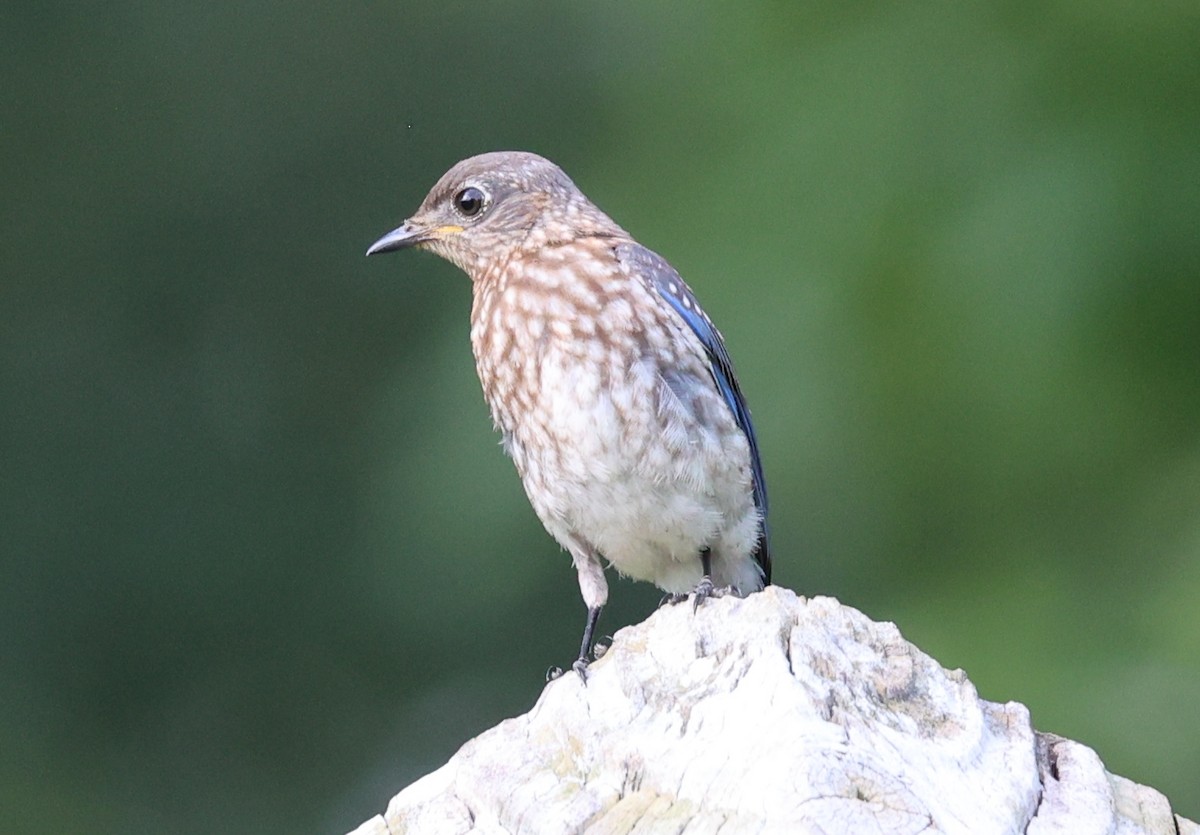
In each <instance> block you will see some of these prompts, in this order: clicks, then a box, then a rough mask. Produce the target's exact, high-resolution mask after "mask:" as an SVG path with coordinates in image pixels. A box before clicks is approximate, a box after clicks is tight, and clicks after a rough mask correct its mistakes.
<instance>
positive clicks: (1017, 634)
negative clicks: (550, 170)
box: [0, 0, 1200, 833]
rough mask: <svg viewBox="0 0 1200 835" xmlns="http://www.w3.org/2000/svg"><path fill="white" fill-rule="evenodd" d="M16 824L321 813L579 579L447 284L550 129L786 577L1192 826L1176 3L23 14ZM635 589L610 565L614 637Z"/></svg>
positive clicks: (13, 218) (1196, 555)
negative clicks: (450, 244)
mask: <svg viewBox="0 0 1200 835" xmlns="http://www.w3.org/2000/svg"><path fill="white" fill-rule="evenodd" d="M0 33H2V34H0V46H2V47H3V48H2V49H0V67H2V72H3V82H4V83H3V85H2V87H0V103H2V113H3V120H2V124H0V142H2V147H3V153H2V154H0V169H2V176H3V180H2V182H3V186H4V194H5V200H4V201H3V207H4V215H3V224H2V226H0V251H2V253H3V254H2V256H0V257H2V258H3V276H2V283H0V514H2V515H0V520H2V524H3V538H2V544H0V548H2V554H3V556H2V560H3V563H2V571H3V574H2V576H0V618H2V619H3V620H2V624H0V629H2V634H0V641H2V644H0V706H2V707H0V751H2V752H3V754H2V755H0V831H3V832H5V833H23V832H50V831H53V832H139V833H140V832H178V833H208V832H246V833H275V832H279V833H286V832H341V831H344V830H347V829H349V828H352V827H353V826H355V825H357V823H359V822H360V821H361V820H363V819H364V818H366V817H368V816H370V815H372V814H374V813H376V812H378V811H381V810H382V808H383V806H384V804H385V803H386V801H387V799H388V797H390V796H391V794H392V793H393V792H394V791H395V790H397V789H398V788H400V787H401V786H402V785H404V784H406V783H407V782H409V781H411V780H413V779H415V778H416V777H418V776H419V775H421V774H423V773H425V772H427V771H429V770H431V769H433V768H434V767H436V766H438V765H440V764H441V763H442V762H444V761H445V759H446V758H447V757H449V756H450V755H451V754H452V753H453V752H454V751H455V750H456V748H457V747H458V746H459V745H460V744H461V743H462V742H463V741H465V740H466V739H468V738H469V737H471V736H473V735H474V734H476V733H478V732H480V731H482V730H483V729H485V728H487V727H489V726H491V725H493V724H495V723H496V722H497V721H499V720H500V719H502V718H505V717H507V716H511V715H513V714H516V713H518V712H521V711H523V710H525V709H527V708H528V707H529V706H530V705H531V704H532V703H533V701H534V699H535V698H536V697H537V696H538V694H539V692H540V689H541V686H542V675H543V672H544V670H545V668H546V667H547V666H549V665H550V664H554V663H558V664H562V663H565V662H567V661H569V660H570V659H571V658H572V656H573V651H574V650H575V648H576V641H577V639H578V635H579V630H580V628H581V627H582V620H583V607H582V603H581V602H580V600H579V597H578V590H577V587H576V583H575V575H574V572H573V570H572V569H571V567H570V563H569V560H568V558H567V557H566V556H565V555H563V554H561V553H560V552H559V551H558V549H557V547H556V546H555V544H554V543H553V541H552V540H551V539H550V538H549V537H548V536H547V535H546V534H545V533H544V532H543V531H542V530H541V527H540V525H539V523H538V522H537V520H536V518H535V517H534V515H533V513H532V511H531V510H530V509H529V507H528V506H527V503H526V500H525V498H524V494H523V492H522V490H521V488H520V485H519V482H518V480H517V477H516V475H515V473H514V472H513V471H512V467H511V464H510V463H509V462H508V461H507V460H506V459H505V458H504V456H503V455H502V454H501V452H500V450H499V447H498V443H497V441H498V439H497V437H496V436H495V435H493V434H492V432H491V426H490V420H489V418H488V415H487V412H486V408H485V406H484V405H483V402H482V397H481V395H480V391H479V384H478V382H477V381H476V379H475V376H474V367H473V363H472V359H471V355H470V348H469V345H468V340H467V329H468V322H467V316H468V305H469V297H470V289H469V284H468V282H467V280H466V279H465V278H464V277H463V276H462V275H460V274H459V273H457V272H456V271H455V270H454V269H453V268H452V267H450V266H448V265H446V264H443V263H441V262H439V261H438V260H436V259H435V258H433V257H432V256H428V255H419V254H411V253H410V254H406V255H400V256H390V257H388V258H380V259H372V260H370V261H368V260H366V259H364V258H363V251H364V250H365V249H366V247H367V245H368V244H370V243H371V242H372V241H373V240H374V239H375V238H376V237H377V236H378V235H379V234H381V233H383V232H385V231H387V230H388V229H390V228H392V227H393V226H394V225H395V224H396V223H397V222H398V221H400V220H401V219H402V218H403V217H404V216H405V215H406V214H407V213H408V212H410V211H411V210H412V209H413V208H414V207H415V206H416V205H417V204H418V203H419V201H420V200H421V198H422V197H423V196H424V194H425V192H426V190H427V189H428V188H429V186H430V185H431V184H432V183H433V182H434V181H435V180H436V179H437V177H438V176H440V175H441V173H442V172H443V171H444V170H445V169H446V168H447V167H449V166H450V165H451V164H452V163H453V162H455V161H456V160H458V159H460V158H462V157H464V156H468V155H471V154H474V153H478V152H481V151H485V150H495V149H505V148H519V149H529V150H534V151H538V152H540V153H542V154H545V155H546V156H549V157H550V158H552V159H554V160H555V161H557V162H559V163H560V164H561V165H563V167H564V168H565V169H566V170H567V171H568V172H569V173H570V174H571V175H572V176H573V178H574V179H575V180H576V182H577V183H579V184H580V186H581V187H582V188H583V189H584V190H585V191H586V192H587V193H588V194H589V195H590V196H591V197H592V198H593V199H594V200H595V201H596V202H597V203H599V205H600V206H602V207H603V208H605V209H607V210H608V211H609V212H610V213H611V214H612V215H613V216H614V217H615V218H616V219H617V220H618V222H620V223H621V224H622V225H624V226H625V227H626V228H628V229H629V230H631V231H632V232H633V233H634V234H635V235H636V236H637V237H638V238H639V239H640V240H642V241H643V242H644V243H646V244H647V245H649V246H651V247H652V248H654V249H656V250H658V251H660V252H661V253H663V254H664V255H665V256H666V257H667V258H669V259H670V260H671V261H672V263H673V264H674V265H675V266H676V267H677V268H678V269H679V270H680V271H681V272H682V273H683V275H684V276H685V277H686V278H687V279H688V281H689V282H690V283H691V284H692V285H693V287H694V288H695V289H696V290H697V292H698V294H699V295H700V297H701V298H702V299H703V300H704V303H705V306H706V307H707V309H708V310H709V312H710V313H711V314H712V315H713V317H714V318H715V319H716V320H717V321H718V323H719V324H720V325H721V327H722V329H723V330H724V332H725V335H726V338H727V340H728V342H729V345H730V347H731V349H732V352H733V355H734V357H735V359H736V361H737V364H738V369H739V371H740V375H741V378H742V382H743V386H744V389H745V390H746V392H747V393H748V396H749V399H750V402H751V405H752V407H753V409H754V415H755V419H756V425H757V427H758V431H759V436H760V440H761V445H762V448H763V451H764V456H765V463H766V470H767V476H768V480H769V483H770V488H771V498H772V507H773V519H772V523H773V529H774V536H775V540H774V541H775V549H776V553H777V559H776V566H777V574H776V580H777V582H778V583H779V584H781V585H784V586H788V587H790V588H793V589H796V590H797V591H800V592H803V593H806V594H831V595H835V596H837V597H838V598H840V599H841V600H843V601H845V602H847V603H849V604H851V605H854V606H856V607H858V608H860V609H862V610H863V611H865V612H866V613H867V614H868V615H870V616H871V617H873V618H875V619H877V620H894V621H895V622H897V623H898V624H899V626H900V628H901V629H902V630H903V632H904V634H905V635H906V636H907V637H908V638H909V639H911V640H913V641H914V642H916V643H917V644H918V645H919V646H921V647H922V648H923V649H925V650H926V651H928V652H929V653H931V654H932V655H934V656H935V657H936V658H938V659H939V660H940V661H941V662H942V664H943V665H945V666H947V667H962V668H964V669H965V670H967V672H968V673H969V674H970V676H971V678H972V680H973V681H974V682H975V683H976V684H977V686H978V687H979V690H980V691H981V693H982V694H983V695H984V696H985V697H986V698H989V699H992V700H997V701H1003V700H1010V699H1011V700H1017V701H1021V702H1023V703H1025V704H1027V705H1028V706H1029V707H1030V709H1031V710H1032V713H1033V718H1034V722H1035V724H1036V725H1037V727H1038V728H1039V729H1042V730H1047V731H1054V732H1057V733H1060V734H1064V735H1066V736H1068V737H1072V738H1076V739H1079V740H1081V741H1082V742H1085V743H1087V744H1088V745H1091V746H1093V747H1094V748H1096V749H1097V751H1099V753H1100V755H1101V757H1102V758H1103V759H1104V761H1105V763H1106V765H1107V766H1108V767H1109V768H1110V769H1111V770H1113V771H1115V772H1117V773H1120V774H1123V775H1126V776H1128V777H1130V778H1132V779H1134V780H1137V781H1139V782H1144V783H1148V784H1151V785H1153V786H1155V787H1157V788H1159V789H1160V790H1162V791H1164V792H1165V793H1166V794H1167V795H1168V797H1169V798H1170V799H1171V800H1172V802H1173V803H1174V805H1175V807H1176V809H1177V810H1178V811H1180V812H1181V813H1183V814H1185V815H1188V816H1190V817H1193V818H1200V707H1198V706H1200V607H1198V601H1200V514H1198V513H1197V509H1198V507H1200V233H1198V230H1200V47H1198V46H1197V45H1198V44H1200V7H1198V6H1197V5H1196V4H1195V3H1193V2H1166V3H1133V2H1120V0H1110V1H1109V2H1083V1H1082V0H1076V1H1075V2H1070V0H1067V1H1066V2H1049V3H1043V4H1034V3H1019V2H1009V3H1002V4H982V3H931V4H905V3H894V4H883V3H853V2H852V3H844V2H817V3H790V2H775V3H761V4H732V3H729V4H717V3H701V4H694V5H691V6H688V7H687V8H686V9H685V8H684V7H682V6H680V5H679V4H674V3H670V2H666V0H659V2H653V3H649V2H638V3H633V2H628V3H617V2H604V3H589V4H563V5H560V6H547V4H545V3H542V2H532V1H531V2H521V3H500V2H460V3H456V2H449V3H446V2H443V3H420V4H418V3H406V4H401V3H392V4H382V3H376V4H365V5H363V6H361V7H359V6H351V7H345V8H338V7H335V6H334V5H332V4H319V3H312V2H288V3H283V2H273V3H269V2H264V3H257V4H242V5H237V4H208V5H205V4H191V5H188V4H179V3H151V2H131V1H130V0H118V2H115V3H73V4H66V3H55V2H47V3H36V4H35V3H30V2H16V3H8V4H5V5H4V6H3V8H0ZM657 599H658V593H657V592H656V591H655V590H654V589H652V588H649V587H645V586H643V585H641V584H639V585H633V584H631V583H628V582H620V583H617V584H616V586H615V587H614V590H613V605H612V606H611V608H610V610H609V611H608V612H607V613H606V615H605V618H604V620H603V621H602V630H603V631H606V632H609V633H611V632H613V631H615V630H616V629H617V628H619V627H620V626H623V625H625V624H628V623H631V622H635V621H638V620H640V619H642V618H643V617H644V616H645V615H646V614H647V613H648V612H650V611H651V610H652V608H653V606H654V605H655V603H656V602H657Z"/></svg>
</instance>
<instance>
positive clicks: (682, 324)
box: [367, 152, 771, 676]
mask: <svg viewBox="0 0 1200 835" xmlns="http://www.w3.org/2000/svg"><path fill="white" fill-rule="evenodd" d="M406 247H415V248H418V249H427V250H429V251H431V252H433V253H435V254H437V255H440V256H441V257H443V258H445V259H447V260H448V261H450V262H452V263H454V264H456V265H457V266H458V267H459V268H461V269H462V270H464V271H465V272H466V273H467V275H469V276H470V277H471V283H472V288H473V303H472V305H471V348H472V349H473V351H474V353H475V367H476V369H477V370H478V372H479V380H480V382H482V383H483V394H484V398H485V399H486V400H487V404H488V406H489V407H490V408H491V411H492V419H493V421H494V422H495V425H496V428H497V429H498V430H499V431H500V432H501V433H502V435H503V446H504V449H505V451H506V452H507V453H508V454H509V455H510V456H511V457H512V459H513V462H514V463H515V464H516V466H517V472H518V473H519V474H520V476H521V482H522V483H523V484H524V486H525V492H526V494H527V495H528V496H529V501H530V502H531V503H532V505H533V509H534V510H535V511H536V512H537V515H538V517H539V518H540V519H541V520H542V524H543V525H545V526H546V530H547V531H549V533H550V534H551V535H552V536H553V537H554V538H555V539H556V540H558V542H559V543H560V544H561V545H562V547H563V548H565V549H566V550H567V551H569V552H570V554H571V559H572V560H573V561H574V563H575V570H576V571H577V572H578V573H579V588H580V591H582V593H583V601H584V603H585V604H586V605H587V609H588V614H587V624H586V627H585V628H584V633H583V643H582V646H581V647H580V650H579V658H578V660H577V661H576V662H575V664H574V667H575V669H576V670H577V671H578V672H579V673H580V675H581V676H582V675H583V674H584V671H585V670H586V668H587V664H588V656H589V654H590V652H591V647H592V635H593V633H594V631H595V628H596V621H597V620H598V619H599V617H600V610H601V608H602V607H603V606H604V604H605V602H606V601H607V600H608V584H607V582H606V581H605V579H604V566H603V564H602V562H601V560H602V559H604V560H607V561H608V562H609V563H611V564H612V565H613V566H615V567H616V568H617V570H618V571H619V572H621V573H622V574H624V575H627V576H629V577H633V578H635V579H638V580H649V581H650V582H652V583H654V584H656V585H657V586H659V587H660V588H662V589H664V590H665V591H667V592H669V593H670V594H671V595H672V598H671V599H673V600H675V601H679V600H683V599H685V598H686V595H687V593H688V592H690V591H695V593H696V601H695V605H699V604H700V603H701V602H702V601H703V600H704V599H705V598H706V597H709V596H712V595H714V594H719V593H721V592H723V591H725V590H731V591H733V592H734V593H736V594H747V593H749V592H753V591H757V590H759V589H761V588H762V587H763V586H764V584H766V583H769V582H770V580H771V554H770V547H769V543H768V534H767V520H766V516H767V488H766V484H765V483H764V480H763V471H762V464H761V462H760V461H759V455H758V443H757V441H756V440H755V437H754V427H753V426H752V425H751V423H750V411H749V409H748V408H747V407H746V401H745V398H743V397H742V392H741V389H740V388H739V387H738V382H737V377H736V376H735V374H734V372H733V365H732V363H731V362H730V359H729V354H728V352H727V351H726V350H725V343H724V342H723V340H722V338H721V334H720V333H719V332H718V331H717V329H716V327H714V326H713V323H712V321H711V320H710V319H709V318H708V315H707V314H705V312H704V311H703V310H701V308H700V305H699V303H698V302H697V301H696V297H695V296H694V295H692V291H691V289H690V288H689V287H688V286H687V285H686V284H684V282H683V279H682V278H680V277H679V274H678V273H677V272H675V270H674V269H672V267H671V265H670V264H668V263H667V262H666V261H665V260H663V259H662V258H661V257H660V256H659V255H657V254H655V253H654V252H651V251H650V250H649V249H647V248H646V247H644V246H642V245H641V244H639V243H638V242H637V241H635V240H634V239H633V238H632V237H631V236H630V235H629V233H628V232H626V231H625V230H624V229H622V228H621V227H620V226H617V224H616V223H614V222H613V221H612V220H611V219H610V218H609V217H608V215H606V214H604V212H602V211H600V209H598V208H597V207H596V206H595V205H594V204H593V203H592V202H591V201H589V200H588V199H587V198H586V197H585V196H584V195H583V193H582V192H580V191H579V189H578V188H576V187H575V184H574V183H573V182H571V180H570V178H568V177H567V175H566V174H564V173H563V171H562V169H560V168H559V167H558V166H557V165H555V164H554V163H552V162H550V161H548V160H545V159H543V158H542V157H539V156H537V155H535V154H529V153H519V152H501V153H491V154H482V155H480V156H476V157H471V158H470V159H466V160H463V161H462V162H460V163H458V164H457V165H455V166H454V167H453V168H451V169H450V170H449V171H448V172H446V174H445V175H443V176H442V178H441V179H440V180H439V181H438V183H437V185H435V186H434V187H433V190H432V191H430V192H429V195H428V196H427V197H426V198H425V201H424V202H423V203H422V204H421V207H420V208H419V209H418V210H417V213H416V214H414V215H413V216H412V217H411V218H409V219H408V220H406V221H405V222H404V224H403V225H402V226H400V227H399V228H397V229H394V230H393V231H391V232H388V233H387V234H386V235H384V236H383V237H382V238H380V239H379V240H378V241H376V242H375V243H374V244H372V245H371V248H370V249H368V250H367V254H368V255H372V254H374V253H377V252H389V251H392V250H396V249H403V248H406Z"/></svg>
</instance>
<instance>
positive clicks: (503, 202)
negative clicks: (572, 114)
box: [367, 151, 623, 278]
mask: <svg viewBox="0 0 1200 835" xmlns="http://www.w3.org/2000/svg"><path fill="white" fill-rule="evenodd" d="M614 233H621V229H620V228H619V227H618V226H617V225H616V224H615V223H613V222H612V220H610V219H609V218H608V216H607V215H605V214H604V213H603V212H601V211H600V210H599V209H597V208H596V207H595V206H594V205H593V204H592V203H591V202H590V201H588V199H587V198H586V197H584V196H583V194H582V192H580V191H579V189H578V188H576V187H575V184H574V183H573V182H571V178H570V177H568V176H567V175H566V174H564V173H563V170H562V169H561V168H559V167H558V166H557V165H555V164H554V163H552V162H550V161H549V160H547V159H544V158H542V157H540V156H538V155H537V154H530V153H525V152H521V151H498V152H495V153H490V154H480V155H479V156H475V157H471V158H469V159H465V160H463V161H462V162H460V163H458V164H457V165H455V166H454V167H453V168H451V169H450V170H449V171H447V172H446V173H445V174H443V175H442V178H441V179H440V180H438V182H437V184H436V185H435V186H434V187H433V189H432V190H431V191H430V192H429V194H428V195H427V196H426V197H425V200H424V201H423V202H422V203H421V206H420V208H418V209H417V211H416V213H415V214H414V215H413V216H412V217H410V218H409V219H408V220H406V221H404V223H403V224H401V225H400V226H399V227H397V228H396V229H393V230H392V231H391V232H388V233H387V234H386V235H384V236H383V237H382V238H380V239H379V240H377V241H376V242H375V243H373V244H371V247H370V249H368V250H367V255H374V254H375V253H378V252H391V251H393V250H397V249H405V248H408V247H414V248H417V249H427V250H429V251H431V252H433V253H436V254H437V255H440V256H441V257H443V258H445V259H446V260H447V261H450V262H452V263H454V264H456V265H457V266H458V267H460V268H461V269H463V270H464V271H466V273H467V274H468V275H470V276H471V277H472V278H478V277H479V276H481V275H483V274H484V273H485V272H486V270H487V268H488V266H489V265H491V264H493V263H496V262H497V261H502V260H504V259H507V258H508V257H510V256H511V255H512V253H513V252H514V251H516V250H518V249H521V248H524V247H532V248H537V247H541V246H545V245H546V244H548V243H552V242H555V241H566V240H573V239H575V238H577V237H579V236H580V235H595V234H614ZM621 234H623V233H621Z"/></svg>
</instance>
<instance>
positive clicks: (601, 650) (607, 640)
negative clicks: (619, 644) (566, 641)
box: [592, 635, 612, 661]
mask: <svg viewBox="0 0 1200 835" xmlns="http://www.w3.org/2000/svg"><path fill="white" fill-rule="evenodd" d="M611 646H612V635H604V636H602V637H601V638H600V640H598V641H596V643H595V644H593V645H592V658H593V659H594V660H596V661H599V660H600V659H601V658H603V657H604V654H605V653H606V652H608V648H609V647H611Z"/></svg>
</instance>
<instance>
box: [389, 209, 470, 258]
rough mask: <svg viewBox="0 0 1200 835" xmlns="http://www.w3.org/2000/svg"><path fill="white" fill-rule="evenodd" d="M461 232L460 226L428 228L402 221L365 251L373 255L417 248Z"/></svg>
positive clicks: (409, 221)
mask: <svg viewBox="0 0 1200 835" xmlns="http://www.w3.org/2000/svg"><path fill="white" fill-rule="evenodd" d="M461 231H463V228H462V227H461V226H435V227H433V228H429V227H427V226H423V225H421V224H419V223H414V222H413V221H412V219H411V218H410V219H409V220H406V221H404V223H403V224H402V225H401V226H398V227H397V228H395V229H393V230H392V231H391V232H388V233H387V234H386V235H384V236H383V237H382V238H380V239H379V240H377V241H376V242H375V243H373V244H371V246H370V248H369V249H368V250H367V255H375V254H376V253H380V252H392V251H393V250H397V249H406V248H408V247H410V246H417V245H418V244H423V243H425V242H426V241H432V240H435V239H437V238H444V237H446V236H447V235H453V234H457V233H458V232H461Z"/></svg>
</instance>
